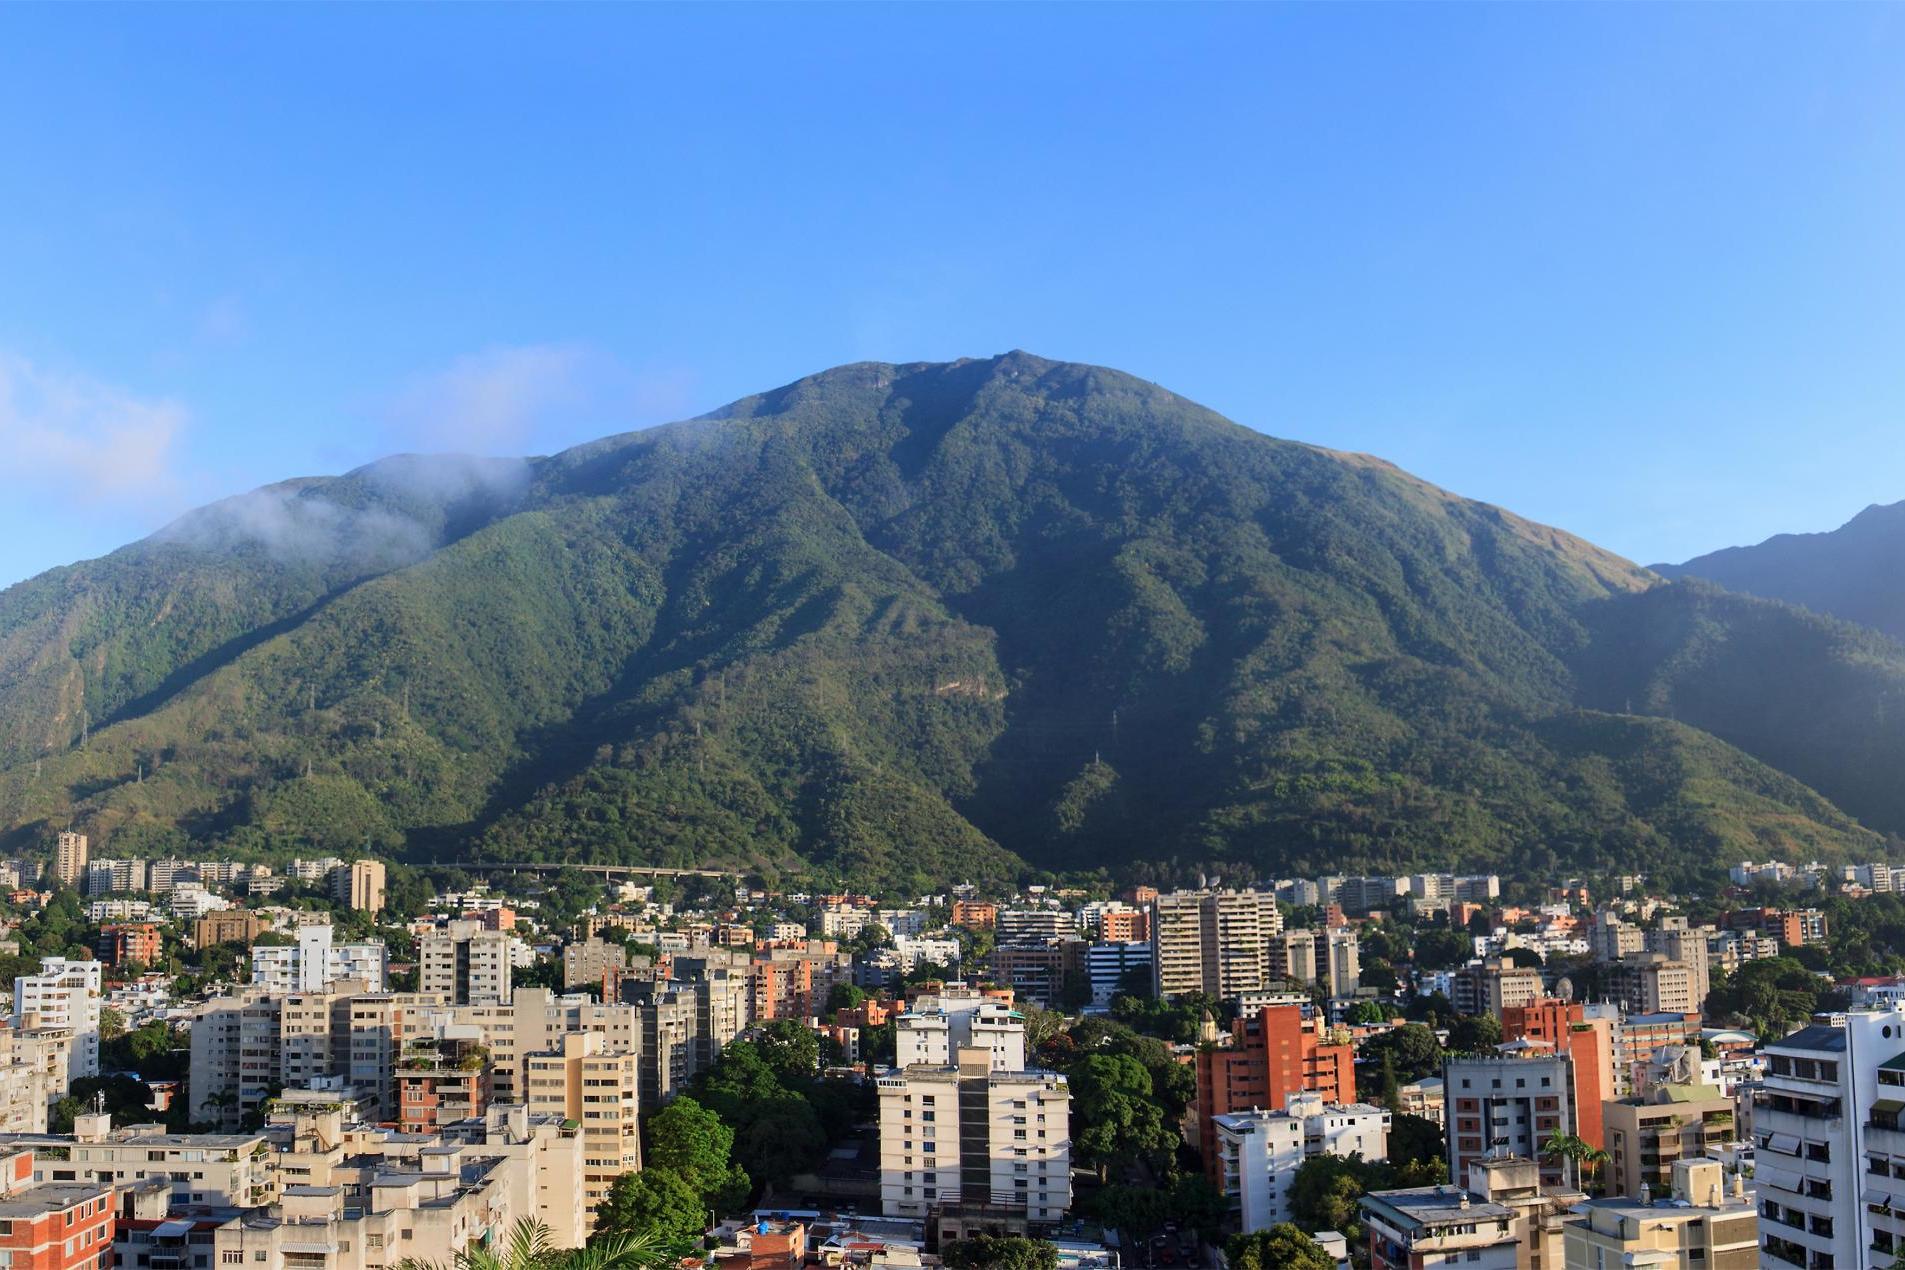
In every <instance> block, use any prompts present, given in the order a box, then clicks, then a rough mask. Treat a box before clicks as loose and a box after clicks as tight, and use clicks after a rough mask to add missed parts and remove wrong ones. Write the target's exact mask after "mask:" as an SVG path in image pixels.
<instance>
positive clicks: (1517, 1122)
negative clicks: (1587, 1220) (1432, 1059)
mask: <svg viewBox="0 0 1905 1270" xmlns="http://www.w3.org/2000/svg"><path fill="white" fill-rule="evenodd" d="M1442 1080H1443V1085H1444V1090H1445V1095H1444V1096H1445V1098H1446V1101H1447V1107H1448V1161H1449V1176H1450V1177H1466V1176H1468V1172H1469V1166H1470V1165H1472V1164H1474V1163H1476V1162H1477V1161H1479V1160H1481V1159H1482V1158H1483V1157H1485V1156H1490V1155H1497V1156H1499V1155H1513V1156H1520V1157H1523V1158H1525V1159H1539V1158H1540V1157H1541V1155H1542V1151H1543V1147H1544V1144H1545V1143H1546V1141H1547V1139H1548V1136H1549V1134H1551V1133H1553V1132H1554V1131H1555V1130H1557V1129H1558V1130H1560V1131H1561V1132H1562V1133H1577V1132H1578V1130H1579V1126H1580V1124H1581V1118H1580V1116H1579V1115H1578V1114H1577V1111H1576V1107H1575V1102H1574V1069H1573V1062H1572V1061H1571V1059H1570V1058H1569V1056H1568V1055H1566V1054H1555V1053H1552V1052H1542V1051H1535V1052H1531V1053H1530V1054H1529V1055H1528V1056H1527V1057H1520V1056H1514V1055H1509V1054H1504V1055H1501V1056H1499V1057H1487V1058H1482V1057H1469V1058H1451V1059H1449V1060H1448V1063H1447V1065H1446V1066H1445V1067H1444V1068H1443V1071H1442ZM1541 1181H1542V1183H1543V1184H1544V1185H1548V1186H1551V1187H1559V1186H1563V1185H1568V1184H1571V1183H1572V1182H1573V1181H1574V1176H1573V1170H1572V1165H1571V1164H1570V1163H1569V1162H1567V1161H1565V1160H1558V1159H1543V1160H1541Z"/></svg>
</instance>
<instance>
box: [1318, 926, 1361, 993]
mask: <svg viewBox="0 0 1905 1270" xmlns="http://www.w3.org/2000/svg"><path fill="white" fill-rule="evenodd" d="M1320 958H1321V960H1322V962H1323V966H1324V968H1325V970H1326V971H1327V973H1328V977H1329V990H1330V995H1331V996H1332V997H1351V996H1355V995H1356V990H1357V989H1358V988H1360V987H1362V985H1363V969H1362V967H1363V963H1362V948H1361V940H1360V939H1359V938H1358V937H1357V934H1356V932H1355V931H1353V930H1351V929H1349V928H1348V927H1345V926H1330V927H1326V928H1324V931H1323V935H1322V947H1321V951H1320Z"/></svg>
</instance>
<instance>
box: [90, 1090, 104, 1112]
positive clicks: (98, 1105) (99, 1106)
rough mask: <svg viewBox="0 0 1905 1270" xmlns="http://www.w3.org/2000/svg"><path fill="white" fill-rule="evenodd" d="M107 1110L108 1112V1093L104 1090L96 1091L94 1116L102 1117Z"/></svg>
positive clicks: (94, 1095) (94, 1093)
mask: <svg viewBox="0 0 1905 1270" xmlns="http://www.w3.org/2000/svg"><path fill="white" fill-rule="evenodd" d="M105 1110H106V1091H105V1090H103V1089H99V1090H95V1091H94V1092H93V1114H94V1115H96V1116H97V1115H102V1114H104V1113H105Z"/></svg>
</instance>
